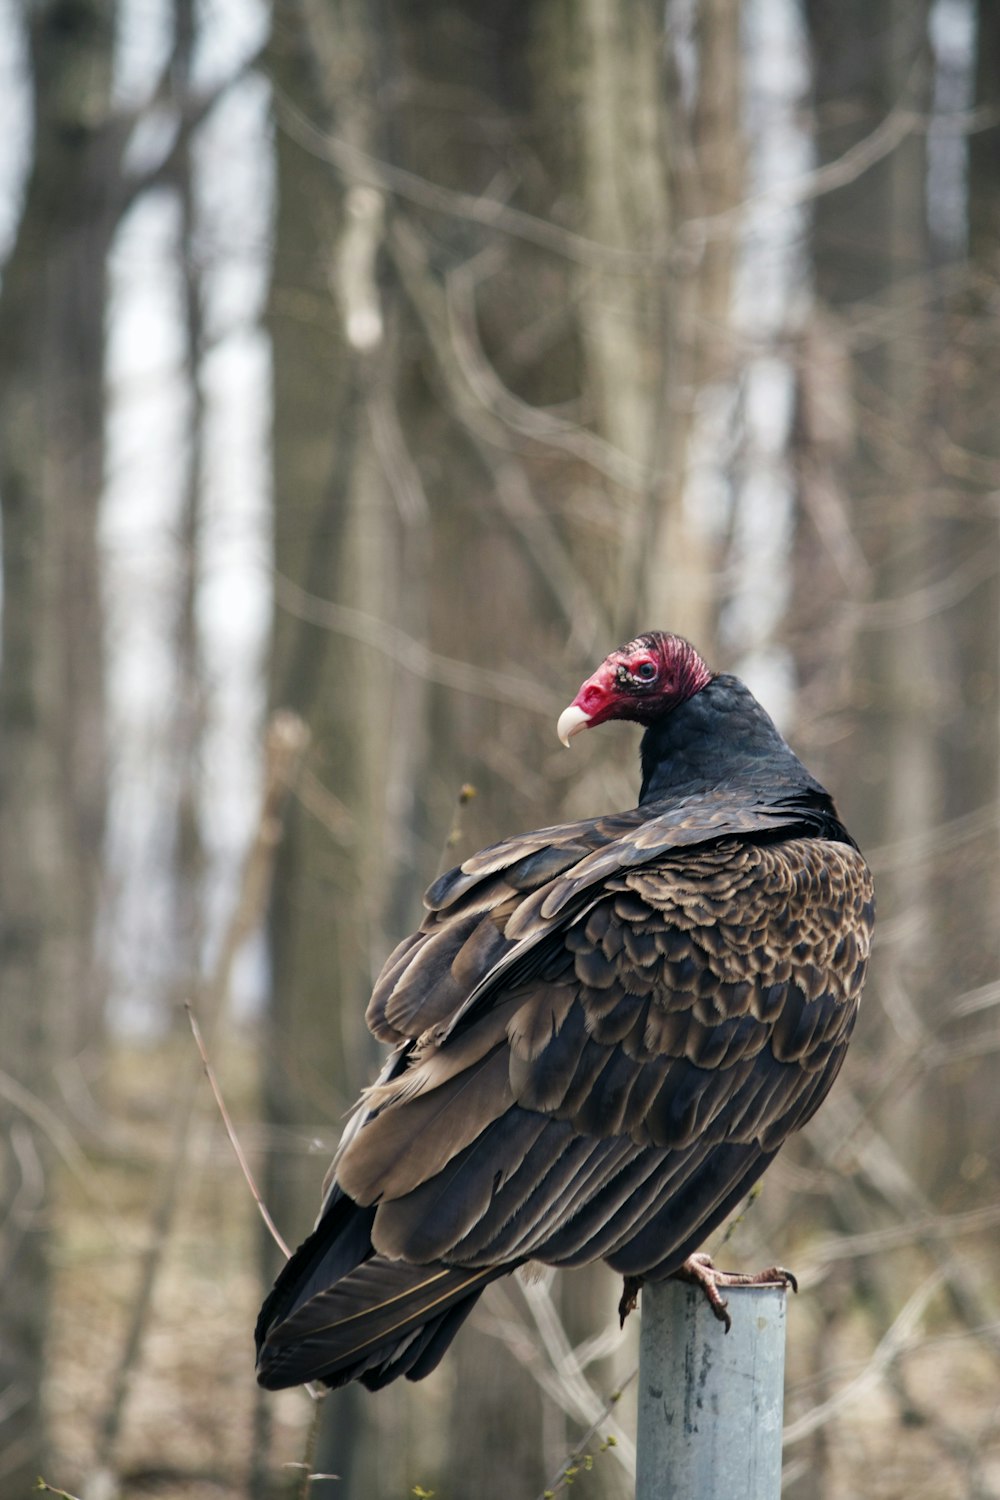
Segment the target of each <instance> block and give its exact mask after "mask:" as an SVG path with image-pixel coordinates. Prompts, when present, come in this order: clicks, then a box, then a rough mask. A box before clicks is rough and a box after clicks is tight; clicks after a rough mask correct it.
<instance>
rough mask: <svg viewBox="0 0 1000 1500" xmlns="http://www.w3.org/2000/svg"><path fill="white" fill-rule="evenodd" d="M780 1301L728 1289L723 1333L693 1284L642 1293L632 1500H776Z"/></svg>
mask: <svg viewBox="0 0 1000 1500" xmlns="http://www.w3.org/2000/svg"><path fill="white" fill-rule="evenodd" d="M786 1296H787V1293H786V1291H785V1289H784V1288H783V1287H778V1286H746V1287H727V1288H726V1297H727V1299H728V1302H729V1312H730V1315H731V1317H732V1320H733V1326H732V1328H731V1329H730V1331H729V1333H726V1332H725V1330H724V1328H723V1326H722V1324H721V1323H720V1322H719V1321H718V1320H717V1319H716V1318H715V1316H714V1314H713V1313H712V1310H711V1308H710V1307H709V1305H708V1303H707V1301H706V1299H705V1297H704V1295H703V1293H702V1292H701V1290H700V1288H698V1287H693V1286H689V1285H685V1284H684V1283H683V1282H680V1281H661V1282H659V1283H650V1284H649V1285H647V1286H644V1287H643V1289H642V1304H641V1315H642V1325H641V1329H640V1334H639V1417H638V1433H637V1455H636V1486H635V1495H636V1500H778V1497H779V1496H780V1494H781V1427H782V1411H783V1397H784V1374H785V1300H786Z"/></svg>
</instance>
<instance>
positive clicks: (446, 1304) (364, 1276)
mask: <svg viewBox="0 0 1000 1500" xmlns="http://www.w3.org/2000/svg"><path fill="white" fill-rule="evenodd" d="M343 1201H344V1202H350V1200H348V1199H345V1200H343ZM351 1207H352V1208H353V1207H354V1205H353V1204H352V1205H351ZM355 1211H356V1212H357V1213H365V1212H367V1210H355ZM325 1224H326V1219H324V1223H323V1224H322V1225H320V1227H319V1229H318V1230H317V1231H316V1233H315V1234H314V1235H313V1236H311V1238H310V1239H309V1240H307V1241H306V1242H305V1244H304V1245H303V1246H302V1248H301V1249H300V1250H298V1251H297V1252H296V1254H295V1256H293V1258H292V1260H291V1261H289V1263H288V1266H287V1267H286V1268H285V1271H284V1272H283V1273H282V1275H281V1277H279V1279H278V1282H277V1284H276V1286H275V1289H274V1291H273V1292H272V1293H271V1296H270V1297H269V1298H268V1300H267V1302H266V1303H265V1304H264V1308H263V1311H262V1312H261V1317H260V1321H259V1322H258V1360H257V1379H258V1380H259V1381H260V1384H261V1385H263V1386H265V1387H267V1389H269V1390H280V1389H282V1388H283V1387H284V1386H290V1385H301V1384H302V1383H303V1382H304V1381H307V1380H321V1381H323V1383H324V1384H326V1385H329V1386H338V1385H345V1384H346V1383H347V1382H348V1381H349V1380H361V1381H362V1382H363V1383H364V1384H365V1385H367V1386H368V1387H369V1388H371V1389H378V1387H379V1386H382V1385H387V1384H388V1383H389V1381H391V1380H395V1379H397V1378H398V1377H399V1376H400V1375H408V1376H409V1378H410V1379H411V1380H420V1379H421V1378H422V1377H423V1376H424V1375H427V1374H429V1373H430V1371H431V1370H432V1369H433V1368H434V1367H435V1365H436V1364H437V1362H438V1360H439V1359H440V1358H441V1356H442V1354H443V1353H444V1351H445V1350H446V1349H447V1347H448V1345H449V1344H450V1343H451V1340H452V1339H453V1338H454V1336H455V1334H456V1333H457V1331H458V1328H459V1326H460V1325H461V1323H462V1320H463V1319H464V1318H465V1317H466V1316H467V1315H468V1313H469V1312H470V1311H471V1309H472V1307H473V1305H474V1303H475V1302H476V1299H477V1298H478V1297H479V1294H480V1292H481V1291H482V1290H483V1288H484V1287H485V1286H486V1285H487V1283H488V1282H490V1281H493V1280H494V1279H495V1278H496V1277H497V1276H502V1275H504V1274H506V1272H507V1271H509V1270H510V1269H511V1268H510V1267H509V1266H506V1267H504V1268H503V1269H502V1270H501V1269H499V1268H492V1267H488V1268H485V1269H481V1270H470V1271H462V1270H452V1269H449V1268H448V1267H445V1266H439V1265H431V1266H413V1265H408V1264H406V1262H404V1261H391V1260H384V1259H383V1258H382V1257H381V1256H379V1255H375V1256H370V1258H368V1259H365V1260H363V1261H362V1262H361V1263H360V1264H356V1265H355V1266H354V1268H353V1269H351V1270H349V1271H348V1272H347V1274H346V1275H345V1274H343V1273H341V1275H340V1278H339V1279H338V1280H337V1281H336V1283H335V1284H334V1285H330V1281H329V1279H328V1278H327V1277H326V1276H325V1274H323V1273H324V1272H325V1269H326V1266H327V1265H328V1264H330V1263H331V1260H332V1258H334V1257H331V1260H327V1259H326V1258H325V1254H326V1253H325V1252H324V1250H323V1248H322V1246H319V1247H318V1248H317V1246H316V1244H315V1242H316V1241H317V1240H318V1239H320V1238H321V1237H322V1234H323V1230H324V1227H325ZM338 1246H339V1241H338V1243H337V1244H335V1245H334V1246H333V1247H332V1250H333V1251H334V1252H336V1251H337V1249H338ZM329 1248H330V1247H328V1250H329ZM369 1249H370V1247H369ZM300 1256H301V1257H302V1263H301V1267H300V1269H299V1271H298V1272H296V1262H297V1261H299V1257H300ZM321 1277H322V1285H319V1283H320V1281H321ZM304 1288H308V1289H309V1290H307V1291H304V1290H303V1289H304Z"/></svg>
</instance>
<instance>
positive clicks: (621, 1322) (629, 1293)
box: [618, 1276, 643, 1328]
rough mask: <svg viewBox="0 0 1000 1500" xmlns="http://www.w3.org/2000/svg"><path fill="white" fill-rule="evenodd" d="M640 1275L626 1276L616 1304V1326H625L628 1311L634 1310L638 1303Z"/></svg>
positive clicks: (640, 1283)
mask: <svg viewBox="0 0 1000 1500" xmlns="http://www.w3.org/2000/svg"><path fill="white" fill-rule="evenodd" d="M642 1280H643V1278H642V1277H641V1276H626V1277H625V1284H624V1286H623V1287H622V1296H621V1301H620V1302H619V1304H618V1326H619V1328H624V1327H625V1319H626V1318H627V1317H628V1315H629V1313H630V1312H635V1310H636V1308H637V1307H638V1305H639V1291H640V1289H641V1287H642Z"/></svg>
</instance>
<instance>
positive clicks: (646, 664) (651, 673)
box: [635, 661, 656, 682]
mask: <svg viewBox="0 0 1000 1500" xmlns="http://www.w3.org/2000/svg"><path fill="white" fill-rule="evenodd" d="M635 675H636V676H637V677H639V678H641V680H642V681H643V682H652V680H653V678H654V677H655V676H656V664H655V663H654V662H651V661H641V662H640V663H639V665H638V666H637V667H636V669H635Z"/></svg>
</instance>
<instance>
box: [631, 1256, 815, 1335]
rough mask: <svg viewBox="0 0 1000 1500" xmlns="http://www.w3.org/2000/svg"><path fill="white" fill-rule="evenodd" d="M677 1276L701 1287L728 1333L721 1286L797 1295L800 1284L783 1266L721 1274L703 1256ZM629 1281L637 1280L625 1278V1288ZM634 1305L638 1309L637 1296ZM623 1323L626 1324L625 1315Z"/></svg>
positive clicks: (691, 1259)
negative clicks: (780, 1289) (776, 1288)
mask: <svg viewBox="0 0 1000 1500" xmlns="http://www.w3.org/2000/svg"><path fill="white" fill-rule="evenodd" d="M674 1276H675V1277H676V1279H677V1280H678V1281H689V1282H691V1284H692V1285H693V1286H700V1287H701V1289H702V1291H703V1292H704V1294H705V1298H706V1300H707V1302H708V1305H709V1307H710V1308H711V1309H712V1311H713V1313H714V1314H715V1316H716V1317H717V1318H718V1320H719V1322H720V1323H724V1324H725V1325H726V1332H727V1333H728V1332H729V1330H730V1328H731V1327H732V1326H733V1320H732V1318H731V1317H730V1316H729V1312H728V1306H729V1304H728V1303H727V1302H726V1299H725V1297H723V1295H722V1293H721V1291H720V1290H719V1288H720V1287H726V1286H783V1287H784V1288H785V1289H786V1290H787V1289H788V1288H789V1287H791V1289H792V1291H793V1292H797V1291H798V1289H799V1284H798V1282H797V1281H796V1279H795V1277H794V1276H793V1275H792V1273H791V1271H788V1270H786V1269H785V1267H784V1266H768V1267H767V1269H766V1270H764V1271H754V1272H752V1273H748V1272H746V1271H720V1270H719V1269H718V1267H717V1266H715V1265H713V1264H712V1257H711V1256H710V1255H704V1254H701V1253H699V1254H697V1255H689V1256H688V1258H687V1260H686V1261H685V1262H684V1264H683V1265H682V1266H681V1268H680V1270H678V1271H675V1272H674ZM630 1279H632V1280H634V1279H635V1278H628V1277H626V1280H625V1285H626V1288H627V1287H628V1282H629V1280H630ZM624 1301H625V1297H624V1295H623V1296H622V1303H624ZM632 1306H633V1307H634V1306H635V1300H634V1297H633V1301H632ZM619 1311H621V1307H619ZM622 1321H623V1322H624V1321H625V1320H624V1316H623V1318H622Z"/></svg>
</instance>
